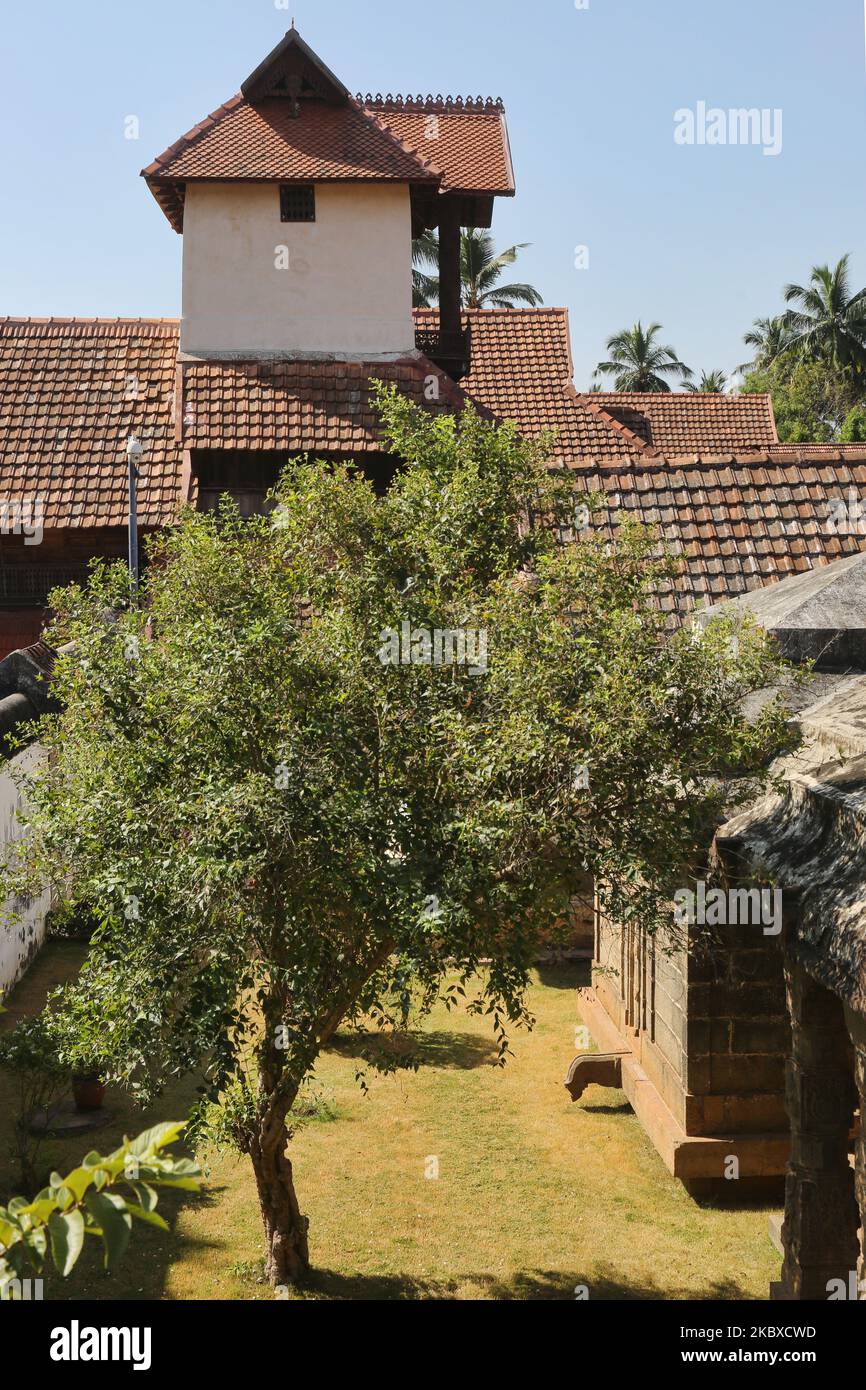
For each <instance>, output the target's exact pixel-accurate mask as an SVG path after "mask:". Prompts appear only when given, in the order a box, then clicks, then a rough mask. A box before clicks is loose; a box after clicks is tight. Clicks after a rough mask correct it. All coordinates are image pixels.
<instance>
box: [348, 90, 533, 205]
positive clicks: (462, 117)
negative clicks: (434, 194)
mask: <svg viewBox="0 0 866 1390" xmlns="http://www.w3.org/2000/svg"><path fill="white" fill-rule="evenodd" d="M358 101H359V102H361V103H362V105H363V107H364V110H365V111H367V112H369V113H370V114H371V115H373V116H374V117H377V118H378V119H380V120H381V121H383V122H384V123H385V124H386V125H387V127H388V129H389V130H390V131H392V132H393V134H394V135H396V136H397V137H398V138H399V139H400V140H402V141H403V142H404V143H405V144H406V145H407V146H409V147H410V148H411V149H413V150H415V151H416V152H417V153H418V154H420V155H421V157H422V158H423V159H424V160H425V162H427V163H432V164H433V165H434V166H435V167H436V168H437V169H439V170H440V171H441V174H442V191H443V192H446V193H453V192H463V193H485V194H489V195H493V196H505V197H510V196H511V195H513V193H514V170H513V168H512V164H511V151H510V147H509V142H508V129H507V126H506V123H505V109H504V107H503V105H502V102H501V101H499V100H496V101H493V100H492V99H490V98H488V99H487V100H485V99H484V98H482V97H478V98H476V99H474V100H473V99H466V98H462V97H458V98H456V99H455V98H452V97H447V98H445V99H444V100H443V98H441V97H438V98H437V97H426V98H423V97H407V98H405V99H404V98H403V97H390V96H388V97H381V96H377V97H372V96H370V95H367V96H366V97H362V96H360V94H359V96H358Z"/></svg>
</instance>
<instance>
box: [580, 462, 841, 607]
mask: <svg viewBox="0 0 866 1390" xmlns="http://www.w3.org/2000/svg"><path fill="white" fill-rule="evenodd" d="M838 458H839V455H838V446H834V445H825V446H817V445H806V446H805V447H803V448H801V447H800V446H797V448H796V451H795V450H794V449H793V448H792V447H789V446H778V445H777V446H774V447H772V448H770V449H768V450H765V451H764V452H763V454H761V453H744V454H740V455H734V456H728V458H727V461H723V460H720V459H718V458H712V457H708V456H694V455H693V456H690V457H688V458H662V457H657V456H653V455H651V454H647V455H644V456H642V457H640V458H636V459H634V460H632V461H631V462H630V463H627V464H624V463H623V460H622V459H618V458H612V459H610V460H607V461H605V462H602V463H599V464H596V465H594V466H592V467H589V468H585V469H581V470H579V471H577V472H576V473H575V484H576V488H577V489H578V490H586V491H600V492H603V493H604V495H605V497H606V499H607V505H606V507H605V508H604V509H603V510H602V511H601V512H600V513H598V514H597V516H596V517H595V518H593V523H592V524H593V526H594V527H595V528H597V529H598V530H600V532H601V533H602V534H603V535H604V536H605V537H606V538H607V539H609V540H615V538H616V534H617V531H618V529H619V526H620V524H621V522H622V520H623V518H624V517H625V516H631V517H633V518H634V519H636V520H638V521H642V522H645V523H648V524H650V525H654V526H655V527H656V528H657V530H658V532H659V535H660V538H661V540H662V541H663V542H664V543H665V544H666V545H667V547H668V548H669V550H671V551H673V553H674V554H676V555H679V556H681V557H682V561H683V571H682V574H681V576H680V577H679V578H678V579H677V581H676V583H675V584H674V585H673V586H671V588H670V590H669V591H668V592H667V593H666V594H663V595H661V596H660V597H661V601H662V604H663V606H664V607H666V608H668V609H670V610H671V611H674V610H675V611H676V612H677V613H678V614H679V616H680V618H683V617H685V616H687V615H688V613H689V612H691V611H693V610H694V609H695V608H699V607H700V608H702V607H707V606H710V605H713V604H717V603H720V602H723V601H724V600H726V599H730V598H735V597H736V596H737V595H739V594H742V593H745V592H747V591H748V590H750V589H756V588H759V587H761V586H762V585H764V584H769V583H772V582H774V581H776V580H778V579H780V578H783V577H784V576H785V575H788V574H802V573H805V572H807V571H808V570H810V569H812V568H814V567H815V566H817V565H822V564H827V563H829V562H830V561H832V560H836V559H840V558H842V557H843V556H846V555H856V554H858V553H860V552H861V551H864V550H866V445H860V446H852V448H851V450H850V451H849V452H848V453H847V456H846V465H845V466H844V467H842V466H840V464H839V462H838ZM816 462H819V463H822V464H824V465H825V466H824V467H823V468H816V467H814V466H812V465H814V464H815V463H816ZM767 465H769V467H768V466H767Z"/></svg>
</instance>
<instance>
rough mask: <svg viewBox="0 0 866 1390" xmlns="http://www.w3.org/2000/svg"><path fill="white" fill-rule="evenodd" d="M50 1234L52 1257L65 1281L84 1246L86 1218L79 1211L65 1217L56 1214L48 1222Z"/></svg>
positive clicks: (66, 1214) (67, 1213) (58, 1213)
mask: <svg viewBox="0 0 866 1390" xmlns="http://www.w3.org/2000/svg"><path fill="white" fill-rule="evenodd" d="M48 1234H49V1237H50V1239H51V1257H52V1259H53V1260H54V1263H55V1265H56V1267H57V1270H58V1273H59V1274H60V1275H61V1277H62V1278H64V1279H65V1278H66V1276H67V1274H69V1272H70V1270H72V1269H73V1267H74V1265H75V1261H76V1260H77V1259H78V1256H79V1255H80V1254H81V1250H82V1246H83V1245H84V1217H83V1216H82V1214H81V1212H80V1211H78V1210H76V1211H70V1212H66V1213H65V1214H64V1215H61V1214H60V1212H54V1214H53V1215H52V1216H51V1217H50V1218H49V1221H48Z"/></svg>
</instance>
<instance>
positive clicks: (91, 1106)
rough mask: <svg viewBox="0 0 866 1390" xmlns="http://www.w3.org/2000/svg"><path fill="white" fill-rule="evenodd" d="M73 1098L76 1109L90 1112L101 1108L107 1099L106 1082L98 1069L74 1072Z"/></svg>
mask: <svg viewBox="0 0 866 1390" xmlns="http://www.w3.org/2000/svg"><path fill="white" fill-rule="evenodd" d="M72 1099H73V1100H74V1101H75V1108H76V1110H80V1111H82V1112H84V1113H89V1112H90V1111H93V1110H101V1109H102V1102H103V1101H104V1099H105V1082H104V1081H103V1080H102V1079H101V1077H100V1075H99V1072H98V1071H80V1072H74V1073H73V1076H72Z"/></svg>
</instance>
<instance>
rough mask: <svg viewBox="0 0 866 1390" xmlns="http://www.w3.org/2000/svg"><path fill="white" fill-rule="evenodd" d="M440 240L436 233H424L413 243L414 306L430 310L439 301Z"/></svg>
mask: <svg viewBox="0 0 866 1390" xmlns="http://www.w3.org/2000/svg"><path fill="white" fill-rule="evenodd" d="M431 269H432V270H433V271H437V270H438V269H439V238H438V236H437V235H436V233H435V232H429V231H428V232H422V234H421V236H420V237H417V238H416V240H415V241H413V242H412V306H413V308H415V309H430V308H432V306H433V305H434V304H436V303H437V302H438V299H439V277H438V275H436V274H432V275H431V274H430V273H429V272H430V270H431Z"/></svg>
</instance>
